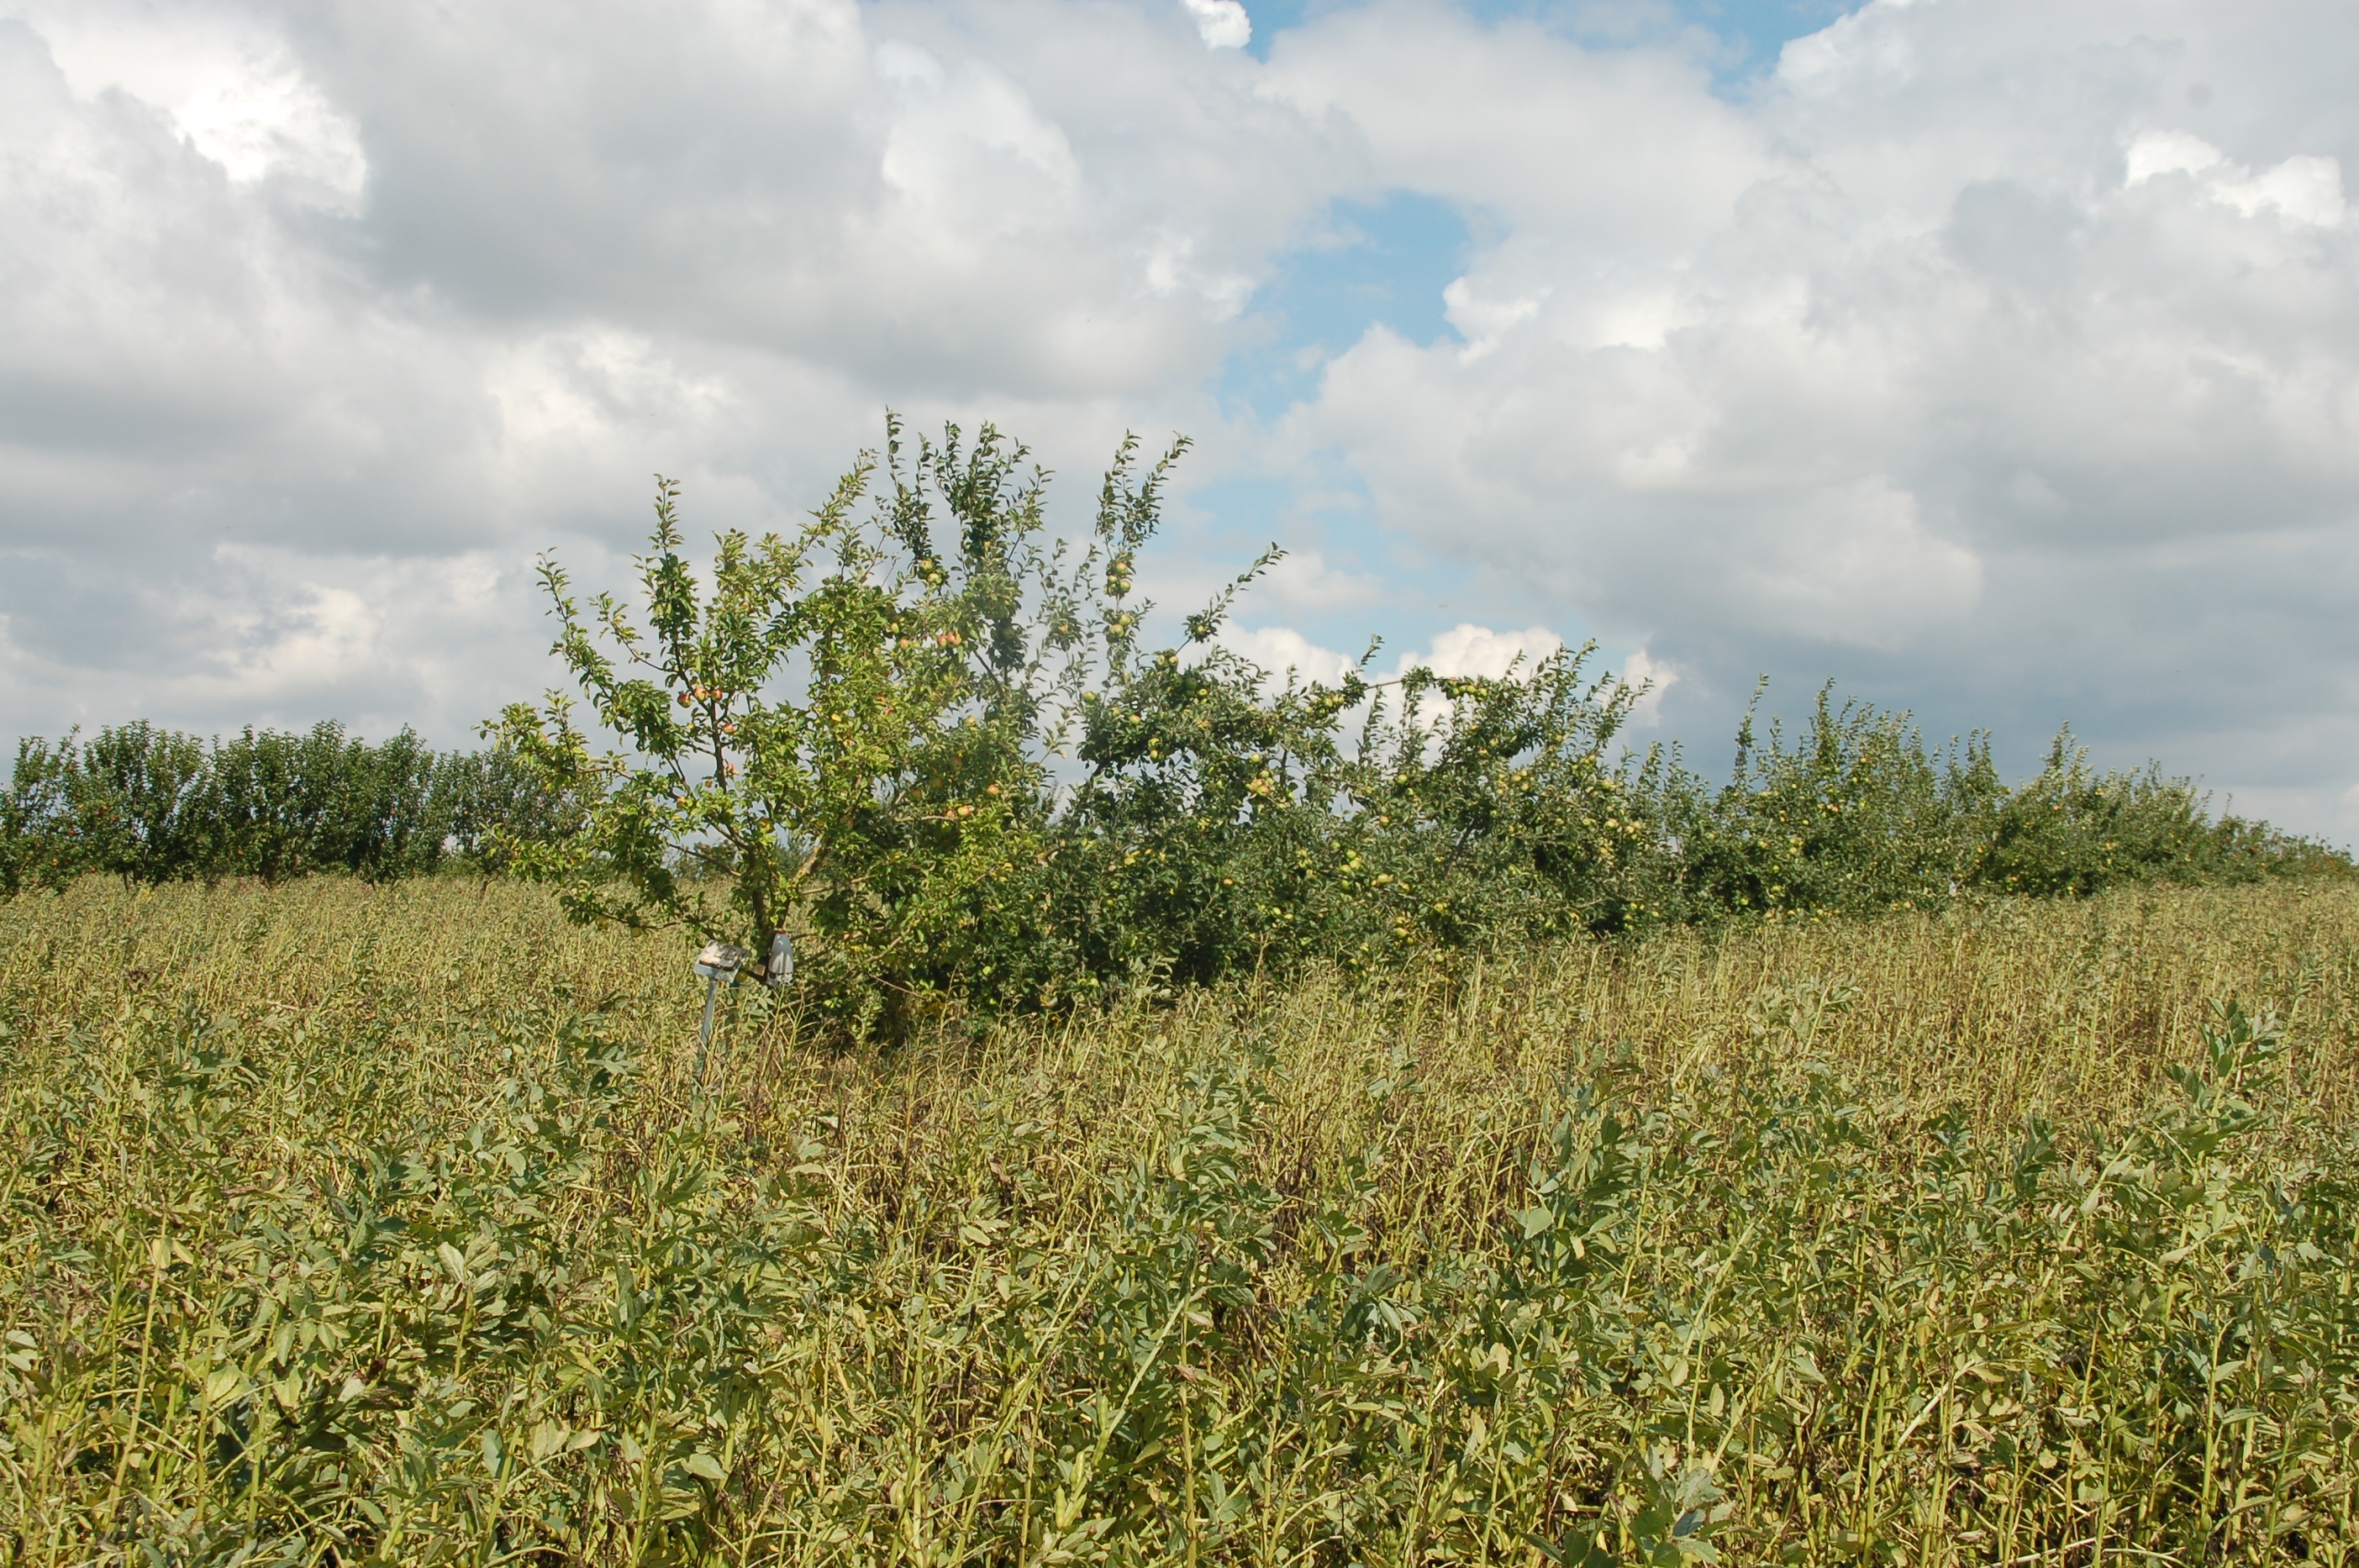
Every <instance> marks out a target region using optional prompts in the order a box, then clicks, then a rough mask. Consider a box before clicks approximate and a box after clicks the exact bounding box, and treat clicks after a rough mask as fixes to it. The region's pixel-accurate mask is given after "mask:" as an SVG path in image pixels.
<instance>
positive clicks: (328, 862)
mask: <svg viewBox="0 0 2359 1568" xmlns="http://www.w3.org/2000/svg"><path fill="white" fill-rule="evenodd" d="M579 814H580V811H579V805H578V803H577V802H572V801H570V800H569V799H568V798H566V797H564V796H563V795H561V794H558V793H555V792H553V791H551V790H549V789H548V788H547V787H546V785H545V784H544V783H543V781H542V780H541V778H540V777H539V776H538V775H536V774H527V773H525V772H523V771H522V769H521V768H520V766H519V765H518V759H517V758H516V756H515V755H514V754H513V753H511V752H509V751H506V750H504V749H500V748H494V749H492V750H490V751H486V752H478V753H451V754H446V755H437V754H435V753H433V752H431V751H429V750H428V749H427V748H426V746H425V745H424V744H422V743H420V742H419V740H418V738H417V736H416V735H415V734H413V733H411V732H410V731H407V730H404V731H400V732H399V733H398V734H396V735H394V736H393V738H392V739H391V740H389V741H386V742H385V743H382V744H381V745H375V746H371V745H370V744H368V743H366V742H363V741H361V740H359V739H358V738H357V737H355V736H353V735H351V734H349V733H347V732H346V730H345V728H344V726H343V725H341V724H337V723H334V722H332V721H331V722H324V723H321V724H317V725H314V726H313V727H312V728H311V731H309V732H307V733H304V734H299V735H298V734H290V733H288V732H286V731H276V730H261V731H257V730H254V729H252V728H251V727H249V728H248V729H246V730H245V731H242V732H241V733H240V734H238V735H236V736H234V737H232V738H231V739H229V740H227V741H223V740H220V739H218V738H217V739H215V740H214V741H213V742H212V743H210V744H207V743H205V742H204V741H201V740H199V739H198V738H197V737H196V736H194V735H188V734H182V733H180V732H178V731H170V730H163V729H158V728H157V727H156V726H154V725H151V724H149V723H147V721H146V720H140V721H137V722H135V723H131V724H125V725H123V726H121V727H120V728H116V729H104V730H100V731H99V732H98V734H97V736H96V737H95V738H93V739H91V740H89V741H88V742H84V741H81V740H80V739H79V738H78V737H76V736H74V735H70V734H69V735H68V736H66V737H65V739H64V740H63V741H61V742H59V743H57V744H56V745H55V746H54V747H53V746H51V745H50V744H49V743H47V742H45V741H42V740H40V739H38V738H36V739H32V740H27V741H24V742H20V743H18V749H17V763H16V767H15V771H14V775H13V777H12V778H11V780H10V783H9V788H8V790H6V794H5V795H0V880H5V884H6V888H7V890H8V891H11V892H13V891H15V890H17V889H18V887H21V886H41V887H50V888H56V887H60V886H63V885H65V883H69V882H71V881H73V879H74V878H76V877H77V876H81V875H84V874H87V873H89V872H102V873H104V874H106V875H109V876H115V877H120V878H121V879H123V882H125V883H141V884H145V885H147V886H150V887H153V886H158V885H160V884H162V883H169V882H182V881H189V880H201V881H215V880H217V879H219V878H222V877H225V876H252V877H259V878H261V879H262V880H263V881H264V882H283V881H286V880H288V879H289V878H292V877H298V876H304V875H308V874H311V873H314V872H345V873H347V874H350V875H354V876H359V877H364V878H367V879H369V880H370V881H383V880H386V879H389V878H393V877H399V876H408V875H415V874H418V873H422V872H430V871H433V870H436V869H437V868H439V867H441V866H443V865H446V864H452V863H455V864H461V865H473V866H477V867H480V868H482V869H485V870H496V869H499V866H500V864H501V858H502V852H501V850H500V848H499V845H500V843H502V842H506V841H510V840H512V839H514V838H517V837H533V838H538V839H544V840H546V839H553V838H558V837H564V836H566V835H569V834H570V833H571V832H572V831H573V830H574V826H575V824H576V822H577V820H578V818H579ZM503 836H504V837H503Z"/></svg>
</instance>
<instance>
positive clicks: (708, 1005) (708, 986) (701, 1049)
mask: <svg viewBox="0 0 2359 1568" xmlns="http://www.w3.org/2000/svg"><path fill="white" fill-rule="evenodd" d="M720 996H721V977H720V976H718V975H715V976H712V977H710V978H709V979H707V980H706V981H705V983H704V1027H703V1028H701V1029H698V1031H697V1082H699V1083H701V1082H704V1058H705V1052H706V1051H707V1050H709V1049H710V1048H711V1046H712V1004H713V1003H714V1001H716V1000H719V998H720Z"/></svg>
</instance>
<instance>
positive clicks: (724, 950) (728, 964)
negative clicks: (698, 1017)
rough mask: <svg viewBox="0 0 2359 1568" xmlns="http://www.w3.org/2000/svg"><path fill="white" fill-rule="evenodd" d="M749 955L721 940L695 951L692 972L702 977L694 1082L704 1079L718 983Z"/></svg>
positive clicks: (731, 976)
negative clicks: (702, 1017)
mask: <svg viewBox="0 0 2359 1568" xmlns="http://www.w3.org/2000/svg"><path fill="white" fill-rule="evenodd" d="M752 956H753V955H752V954H749V953H747V952H746V951H745V949H744V948H742V947H736V946H733V945H731V944H730V943H728V942H706V943H705V944H704V951H703V952H701V953H699V954H697V962H696V972H697V973H698V975H701V976H702V977H704V1025H703V1027H701V1028H699V1029H698V1031H697V1083H698V1087H702V1085H703V1083H704V1061H705V1055H706V1053H707V1052H708V1051H710V1049H711V1048H712V1008H713V1003H714V1002H716V1001H718V1000H720V998H721V983H722V981H723V980H733V981H734V979H736V977H737V971H738V970H740V969H743V968H744V967H745V960H746V959H748V958H750V957H752Z"/></svg>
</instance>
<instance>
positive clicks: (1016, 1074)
mask: <svg viewBox="0 0 2359 1568" xmlns="http://www.w3.org/2000/svg"><path fill="white" fill-rule="evenodd" d="M688 957H689V952H688V948H687V945H686V944H685V943H684V942H683V941H682V940H681V939H680V938H679V937H678V936H676V935H667V934H662V933H657V934H638V935H634V934H630V933H628V932H622V931H617V930H602V929H596V928H582V927H577V926H574V925H571V924H569V923H568V922H567V921H566V919H564V917H563V915H562V914H561V912H560V911H559V908H558V907H557V902H556V900H555V898H554V897H553V896H552V895H550V894H549V893H547V892H546V891H545V890H542V889H539V888H536V887H534V886H532V885H528V884H522V883H510V882H501V881H493V882H485V883H478V882H475V881H469V880H464V879H459V878H433V879H420V880H416V881H409V882H401V883H390V884H384V885H376V886H371V885H368V884H364V883H358V882H352V881H347V880H344V879H341V878H317V879H311V880H308V881H299V882H295V883H288V884H286V885H282V886H277V887H262V886H259V885H246V884H225V885H223V886H221V887H217V888H206V887H205V886H202V885H198V884H172V885H166V886H163V887H159V888H155V889H151V890H148V891H146V892H140V893H132V892H126V891H123V890H122V889H121V888H119V887H118V886H116V885H115V884H114V883H107V882H101V881H98V880H95V879H90V880H84V881H81V882H77V883H73V884H72V885H70V886H68V887H66V888H65V890H63V891H62V892H59V893H55V894H48V893H41V894H31V893H29V894H27V895H22V896H20V897H18V898H17V899H15V900H13V901H11V902H9V903H6V905H0V1562H6V1563H10V1564H17V1563H22V1564H34V1563H40V1564H49V1563H84V1562H110V1563H111V1562H122V1563H143V1564H144V1563H187V1564H196V1563H220V1564H230V1563H240V1564H260V1563H282V1562H283V1563H311V1562H337V1563H358V1562H372V1563H375V1562H382V1563H394V1562H400V1563H412V1562H452V1563H458V1562H464V1563H475V1564H487V1565H488V1564H492V1563H504V1562H527V1563H570V1562H598V1563H608V1562H616V1563H619V1562H633V1563H637V1562H682V1563H690V1562H693V1563H708V1562H710V1563H722V1562H728V1563H737V1562H813V1563H820V1562H827V1563H847V1564H849V1563H886V1562H894V1563H901V1562H907V1563H927V1564H945V1565H946V1564H952V1563H967V1562H977V1563H981V1562H992V1563H1000V1562H1005V1563H1019V1562H1021V1563H1066V1562H1140V1563H1144V1562H1188V1563H1211V1562H1240V1563H1241V1562H1256V1563H1281V1562H1300V1563H1320V1564H1329V1563H1332V1564H1344V1563H1359V1562H1367V1563H1376V1562H1393V1563H1408V1562H1512V1563H1518V1564H1531V1563H1542V1562H1554V1563H1585V1564H1602V1563H1625V1562H1638V1563H1651V1564H1663V1565H1670V1564H1684V1563H1690V1562H1730V1563H1756V1562H1758V1563H1813V1564H1814V1563H1837V1562H1840V1563H1854V1562H1875V1563H1894V1564H1897V1563H1922V1564H1950V1563H1992V1564H1997V1563H2010V1564H2020V1563H2053V1564H2059V1565H2064V1564H2074V1565H2077V1564H2097V1563H2103V1562H2119V1563H2122V1564H2125V1565H2128V1564H2130V1563H2141V1564H2146V1563H2182V1564H2189V1565H2192V1564H2197V1563H2213V1562H2299V1561H2307V1562H2347V1561H2350V1560H2352V1558H2353V1555H2359V1554H2354V1553H2353V1550H2352V1547H2351V1544H2350V1543H2351V1542H2352V1541H2353V1539H2354V1538H2359V1518H2354V1514H2355V1513H2359V1436H2355V1435H2354V1430H2355V1428H2354V1423H2359V1280H2355V1279H2354V1275H2353V1229H2354V1225H2359V1191H2354V1188H2353V1180H2354V1173H2359V1137H2355V1136H2354V1126H2359V1123H2354V1115H2355V1114H2359V889H2354V888H2353V885H2352V884H2351V883H2350V882H2348V881H2347V880H2345V881H2341V882H2333V883H2326V882H2311V881H2305V880H2299V879H2296V880H2286V881H2276V882H2271V883H2262V884H2257V885H2251V886H2244V887H2216V888H2212V889H2208V890H2195V891H2189V890H2181V889H2174V888H2170V887H2165V886H2158V885H2148V886H2142V887H2133V888H2125V889H2120V890H2117V891H2115V892H2112V893H2107V894H2104V895H2099V896H2096V897H2094V898H2089V899H2082V900H2058V901H2045V902H2031V901H2023V900H2014V899H2008V898H2001V897H1993V898H1988V899H1983V898H1973V899H1961V900H1959V901H1956V902H1954V903H1953V904H1951V905H1950V906H1948V907H1945V908H1943V909H1942V910H1940V911H1938V912H1918V913H1907V912H1900V913H1894V914H1887V915H1883V916H1876V917H1872V918H1860V919H1833V918H1828V919H1776V918H1770V919H1758V918H1756V919H1749V920H1742V921H1737V922H1733V923H1731V924H1727V925H1723V926H1720V927H1719V928H1717V929H1683V928H1673V929H1669V930H1662V931H1660V932H1658V933H1656V934H1654V935H1650V936H1647V937H1644V938H1642V939H1641V938H1625V939H1614V940H1589V939H1581V938H1574V939H1567V940H1565V941H1562V942H1555V943H1551V944H1547V945H1541V946H1533V947H1530V948H1528V949H1524V950H1520V951H1517V952H1515V953H1513V954H1512V955H1510V956H1506V957H1500V956H1494V957H1491V958H1487V959H1481V960H1475V959H1472V958H1468V959H1465V960H1464V961H1462V962H1453V963H1451V964H1450V965H1447V966H1435V967H1431V968H1426V967H1416V966H1411V967H1407V968H1404V969H1403V970H1402V972H1401V973H1399V974H1397V975H1394V976H1391V977H1378V978H1373V979H1372V978H1370V977H1367V976H1366V975H1361V976H1357V977H1343V976H1341V975H1339V974H1337V973H1335V972H1332V971H1327V970H1322V969H1320V968H1317V967H1316V966H1314V967H1312V968H1310V969H1309V970H1308V971H1300V972H1297V973H1294V974H1291V975H1289V976H1288V977H1285V979H1284V980H1283V981H1280V980H1264V981H1257V980H1256V979H1254V978H1253V977H1250V976H1247V977H1241V978H1238V979H1234V980H1230V981H1227V982H1224V983H1222V984H1220V985H1217V986H1212V987H1207V988H1204V989H1196V990H1188V991H1183V992H1181V993H1180V994H1179V995H1178V996H1177V997H1176V998H1174V997H1167V998H1163V999H1160V1000H1154V999H1149V998H1146V997H1144V996H1134V997H1133V998H1132V999H1131V1000H1128V1001H1126V1002H1125V1003H1124V1004H1122V1006H1121V1007H1120V1008H1118V1009H1116V1010H1114V1011H1110V1012H1105V1011H1097V1012H1093V1011H1084V1012H1078V1013H1074V1014H1072V1015H1070V1016H1065V1017H1061V1018H1060V1017H1039V1016H1033V1017H1029V1018H1017V1019H1015V1021H1013V1022H1008V1023H1005V1024H1000V1025H997V1026H995V1027H994V1028H992V1030H991V1031H990V1032H988V1033H985V1034H982V1035H980V1036H977V1035H975V1034H972V1033H955V1034H954V1033H948V1032H945V1033H943V1034H941V1035H939V1036H924V1035H921V1036H917V1037H914V1038H912V1039H910V1041H908V1042H906V1043H904V1044H901V1045H899V1046H897V1047H891V1048H881V1047H863V1048H861V1049H856V1050H851V1049H842V1048H838V1047H832V1046H829V1045H827V1044H825V1043H824V1041H825V1039H827V1038H830V1037H833V1036H825V1035H823V1033H822V1032H820V1031H818V1030H816V1029H814V1028H812V1027H811V1026H810V1025H809V1024H808V1021H806V1020H803V1019H799V1018H798V1016H797V1012H796V1009H795V1005H794V1003H793V1001H792V993H791V992H789V993H782V994H783V995H784V996H785V997H786V999H787V1000H773V997H772V995H771V993H768V992H763V991H760V990H758V989H756V988H752V987H743V988H740V989H738V990H737V991H735V992H734V993H731V994H728V995H726V996H724V998H723V1000H722V1007H721V1015H720V1020H719V1024H718V1026H717V1029H716V1032H715V1037H714V1041H713V1045H712V1049H711V1051H710V1055H709V1058H707V1059H704V1060H702V1061H701V1063H700V1061H699V1052H698V1042H697V1022H698V1012H699V1009H700V1006H701V1003H702V1000H703V996H702V992H701V990H700V989H698V984H697V983H696V982H695V981H694V980H693V978H692V977H690V975H689V974H688V965H687V961H688Z"/></svg>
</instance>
